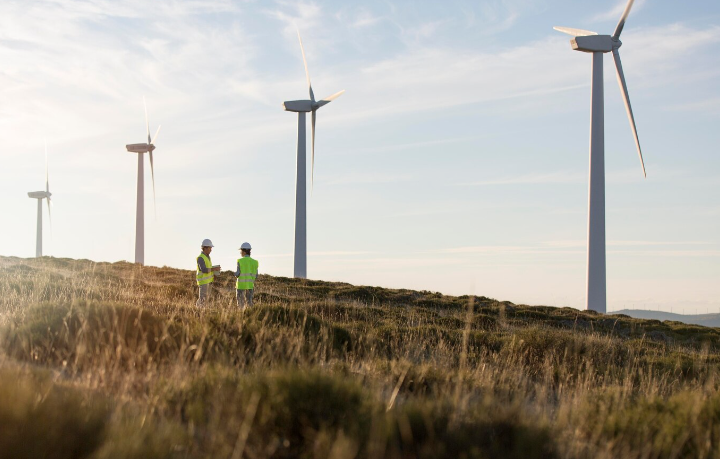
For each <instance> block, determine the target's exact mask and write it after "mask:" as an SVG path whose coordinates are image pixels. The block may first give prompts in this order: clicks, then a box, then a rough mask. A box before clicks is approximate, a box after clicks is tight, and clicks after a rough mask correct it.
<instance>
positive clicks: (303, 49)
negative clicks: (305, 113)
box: [297, 29, 315, 103]
mask: <svg viewBox="0 0 720 459" xmlns="http://www.w3.org/2000/svg"><path fill="white" fill-rule="evenodd" d="M297 34H298V40H299V41H300V51H302V57H303V64H304V65H305V76H306V77H307V84H308V89H309V90H310V100H312V101H313V103H315V94H313V90H312V84H310V72H309V71H308V66H307V59H305V48H304V47H303V43H302V38H300V29H298V31H297Z"/></svg>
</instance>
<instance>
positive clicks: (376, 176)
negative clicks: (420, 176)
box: [324, 172, 413, 185]
mask: <svg viewBox="0 0 720 459" xmlns="http://www.w3.org/2000/svg"><path fill="white" fill-rule="evenodd" d="M412 179H413V175H412V174H387V173H383V172H372V173H358V172H352V173H349V174H343V175H339V176H335V177H333V178H331V179H330V180H326V181H324V183H325V184H327V185H351V184H352V185H357V184H373V183H397V182H407V181H408V180H412Z"/></svg>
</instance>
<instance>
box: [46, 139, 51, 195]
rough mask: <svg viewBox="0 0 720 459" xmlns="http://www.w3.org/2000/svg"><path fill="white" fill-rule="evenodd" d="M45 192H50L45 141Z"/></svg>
mask: <svg viewBox="0 0 720 459" xmlns="http://www.w3.org/2000/svg"><path fill="white" fill-rule="evenodd" d="M45 192H46V193H49V192H50V175H49V174H48V155H47V141H46V142H45Z"/></svg>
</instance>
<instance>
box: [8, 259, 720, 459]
mask: <svg viewBox="0 0 720 459" xmlns="http://www.w3.org/2000/svg"><path fill="white" fill-rule="evenodd" d="M193 279H194V277H193V273H192V272H190V271H181V270H176V269H172V268H153V267H140V266H137V265H133V264H129V263H115V264H108V263H93V262H91V261H88V260H67V259H52V258H42V259H30V260H25V259H17V258H0V344H1V345H2V347H1V351H0V400H2V403H0V457H14V458H15V457H57V458H64V457H67V458H70V457H93V458H111V457H183V458H184V457H188V458H200V457H208V458H210V457H213V458H214V457H228V458H233V457H234V458H239V457H248V458H263V457H288V458H290V457H317V458H320V457H323V458H324V457H334V458H351V457H363V458H406V457H419V458H440V457H503V458H514V457H516V458H533V457H537V458H544V457H547V458H552V457H557V458H571V457H572V458H574V457H581V458H582V457H588V458H590V457H593V458H595V457H599V458H618V457H622V458H654V457H658V458H659V457H663V458H664V457H688V458H689V457H693V458H694V457H720V427H718V426H719V425H720V397H719V396H718V395H717V389H718V382H719V381H718V377H717V371H718V368H719V366H718V362H719V360H720V333H719V332H718V330H716V329H708V328H703V327H696V326H686V325H683V324H679V323H669V322H667V323H660V322H658V321H642V320H635V319H631V318H629V317H625V316H603V315H598V314H595V313H589V312H581V311H576V310H573V309H569V308H551V307H527V306H522V305H513V304H511V303H507V302H499V301H495V300H493V299H490V298H485V297H473V298H470V297H449V296H443V295H440V294H438V293H433V292H415V291H408V290H389V289H381V288H375V287H356V286H352V285H348V284H340V283H327V282H321V281H309V280H298V279H287V278H279V277H271V276H261V277H260V279H259V282H258V287H257V291H256V303H257V304H256V307H255V308H254V309H251V310H249V311H246V312H241V311H239V310H237V308H236V306H235V300H234V290H233V287H234V281H233V279H234V278H233V276H232V274H231V273H229V272H225V273H222V274H221V275H220V276H219V279H218V282H217V283H216V284H217V285H216V287H217V289H216V293H217V295H216V298H215V300H214V301H213V302H212V304H211V305H210V307H208V308H206V309H200V310H199V309H197V308H196V307H195V294H196V287H195V286H194V283H193ZM31 438H35V439H37V441H30V439H31Z"/></svg>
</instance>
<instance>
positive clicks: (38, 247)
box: [28, 143, 52, 258]
mask: <svg viewBox="0 0 720 459" xmlns="http://www.w3.org/2000/svg"><path fill="white" fill-rule="evenodd" d="M28 196H29V197H30V198H32V199H37V238H36V240H35V256H36V257H37V258H40V257H42V256H43V254H42V200H43V199H47V208H48V218H50V225H51V226H52V214H51V213H50V196H52V193H50V177H49V175H48V157H47V143H46V144H45V191H31V192H29V193H28Z"/></svg>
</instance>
